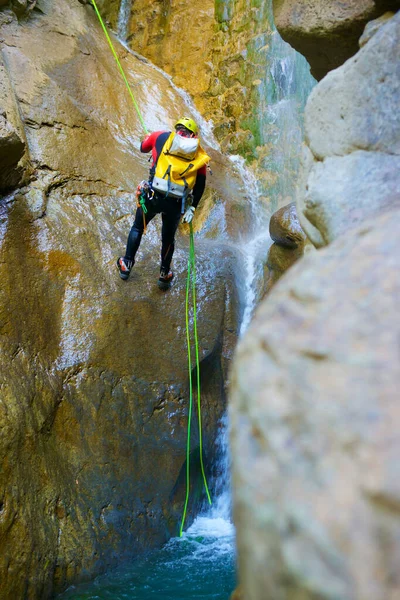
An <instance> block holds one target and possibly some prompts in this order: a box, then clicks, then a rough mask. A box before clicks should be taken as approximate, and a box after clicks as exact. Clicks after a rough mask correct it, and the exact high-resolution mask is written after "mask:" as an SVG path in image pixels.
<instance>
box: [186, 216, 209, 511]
mask: <svg viewBox="0 0 400 600" xmlns="http://www.w3.org/2000/svg"><path fill="white" fill-rule="evenodd" d="M190 256H191V260H192V298H193V329H194V343H195V349H196V371H197V415H198V423H199V445H200V465H201V473H202V475H203V481H204V487H205V490H206V493H207V498H208V503H209V504H211V497H210V492H209V490H208V485H207V478H206V474H205V472H204V465H203V436H202V432H201V430H202V426H201V407H200V360H199V340H198V336H197V318H196V313H197V307H196V258H195V253H194V238H193V228H192V224H191V223H190Z"/></svg>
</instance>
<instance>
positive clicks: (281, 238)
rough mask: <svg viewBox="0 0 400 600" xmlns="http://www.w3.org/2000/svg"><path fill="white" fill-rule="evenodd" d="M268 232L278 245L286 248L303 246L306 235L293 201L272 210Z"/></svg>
mask: <svg viewBox="0 0 400 600" xmlns="http://www.w3.org/2000/svg"><path fill="white" fill-rule="evenodd" d="M269 234H270V236H271V239H272V240H273V241H274V242H276V243H277V244H279V245H280V246H285V247H286V248H302V247H303V246H304V244H305V242H306V241H307V236H306V234H305V233H304V231H303V229H302V227H301V225H300V223H299V220H298V218H297V211H296V203H295V202H291V203H290V204H287V205H286V206H283V207H282V208H280V209H279V210H277V211H276V212H274V214H273V215H272V217H271V220H270V222H269Z"/></svg>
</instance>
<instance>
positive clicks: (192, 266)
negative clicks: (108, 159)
mask: <svg viewBox="0 0 400 600" xmlns="http://www.w3.org/2000/svg"><path fill="white" fill-rule="evenodd" d="M91 2H92V4H93V7H94V10H95V11H96V14H97V16H98V18H99V21H100V25H101V27H102V29H103V31H104V33H105V36H106V38H107V41H108V44H109V46H110V48H111V52H112V54H113V56H114V58H115V60H116V62H117V65H118V68H119V70H120V72H121V75H122V78H123V80H124V82H125V85H126V87H127V88H128V92H129V95H130V97H131V99H132V102H133V105H134V107H135V109H136V112H137V114H138V117H139V120H140V122H141V124H142V126H143V129H144V131H145V133H146V134H147V133H148V130H147V127H146V124H145V122H144V120H143V117H142V115H141V112H140V109H139V106H138V104H137V102H136V100H135V97H134V95H133V93H132V90H131V86H130V85H129V82H128V79H127V78H126V75H125V73H124V70H123V68H122V65H121V63H120V61H119V58H118V56H117V53H116V52H115V49H114V46H113V44H112V41H111V38H110V36H109V34H108V31H107V28H106V26H105V25H104V21H103V19H102V18H101V14H100V12H99V9H98V8H97V4H96V2H95V0H91ZM145 212H147V211H145ZM190 281H192V298H193V329H194V340H195V349H196V369H197V413H198V424H199V444H200V465H201V473H202V475H203V481H204V487H205V490H206V494H207V498H208V502H209V504H211V497H210V492H209V489H208V485H207V478H206V474H205V471H204V464H203V437H202V431H201V430H202V425H201V406H200V360H199V340H198V336H197V318H196V263H195V252H194V239H193V228H192V224H191V223H190V242H189V261H188V275H187V283H186V302H185V307H186V340H187V347H188V364H189V415H188V432H187V444H186V497H185V505H184V508H183V515H182V522H181V526H180V531H179V535H180V537H181V536H182V532H183V526H184V524H185V519H186V513H187V507H188V502H189V490H190V433H191V422H192V412H193V382H192V359H191V352H190V333H189V292H190Z"/></svg>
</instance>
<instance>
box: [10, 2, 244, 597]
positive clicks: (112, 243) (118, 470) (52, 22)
mask: <svg viewBox="0 0 400 600" xmlns="http://www.w3.org/2000/svg"><path fill="white" fill-rule="evenodd" d="M1 34H2V38H3V39H4V41H5V43H4V47H3V48H2V55H3V57H4V61H5V67H4V71H5V72H6V74H7V76H8V78H9V80H10V82H11V85H10V89H11V90H12V94H11V93H10V92H8V93H7V94H4V97H8V98H10V97H11V98H12V100H13V102H14V103H15V105H16V109H17V110H18V111H19V112H20V115H21V123H23V124H25V129H23V131H22V133H21V132H20V130H19V129H18V127H16V126H14V122H13V123H12V125H13V126H14V129H15V131H17V133H18V135H19V136H20V139H21V140H25V139H26V146H27V147H28V148H29V153H30V156H29V159H30V161H31V164H32V166H33V167H34V170H33V171H32V173H31V181H30V183H29V185H25V186H24V187H22V188H20V189H18V190H17V191H14V192H13V194H11V195H10V196H9V197H8V198H7V199H6V200H4V199H3V200H2V201H0V254H1V264H0V277H1V280H2V285H1V289H0V389H1V398H0V430H1V436H0V463H1V464H2V468H1V470H0V489H1V490H2V496H1V497H0V501H1V504H0V546H1V552H0V580H1V596H2V600H3V599H4V600H15V598H23V597H27V598H28V597H29V598H40V599H43V600H46V599H47V598H49V597H51V596H54V594H55V593H57V592H58V591H61V590H62V589H63V588H64V587H65V586H66V585H68V584H70V583H72V582H74V581H78V580H81V579H83V578H89V577H91V576H93V575H95V574H97V573H100V572H102V571H104V570H105V569H108V568H111V567H113V566H115V565H117V564H118V563H120V562H121V561H122V560H124V559H128V558H132V557H135V556H138V555H139V554H140V553H141V552H143V551H144V550H147V549H149V548H154V547H158V546H160V545H162V544H163V543H164V542H165V541H166V540H167V539H168V537H169V536H171V535H175V533H176V531H177V526H178V525H179V522H180V518H181V515H182V506H183V499H184V494H185V487H184V486H185V478H184V473H185V460H186V432H187V414H188V372H187V371H188V365H187V349H186V341H185V310H184V305H185V287H186V266H187V257H188V240H187V237H185V236H184V235H183V233H182V235H180V236H178V240H177V249H176V254H175V258H174V269H175V274H176V277H175V281H174V285H173V287H172V289H171V290H170V291H169V292H168V293H167V294H162V293H161V292H160V291H159V290H158V288H157V285H156V282H157V278H158V259H159V227H160V225H159V220H158V222H156V220H155V221H154V222H153V223H152V224H150V226H149V230H148V234H147V236H146V238H145V239H144V240H143V243H142V246H141V249H140V252H139V254H138V257H137V259H138V260H137V263H136V265H135V269H134V272H133V274H132V276H131V279H130V280H129V281H128V282H122V281H121V280H120V279H119V277H118V274H117V270H116V266H115V261H116V258H117V256H118V255H119V254H120V253H122V252H123V250H124V247H125V243H126V238H127V234H128V232H129V228H130V225H131V223H132V216H133V212H134V198H133V196H134V191H135V189H136V185H137V182H138V181H140V179H143V177H145V176H146V175H147V172H148V163H147V157H146V156H142V155H140V153H139V141H140V138H141V136H142V129H141V125H140V123H139V120H138V118H137V116H136V112H135V110H134V109H133V107H132V106H131V104H130V100H129V96H128V94H127V90H126V89H125V86H124V83H123V81H122V78H120V77H119V75H118V70H117V67H116V65H115V61H114V58H113V56H112V54H111V52H110V50H109V48H108V45H107V42H106V40H105V37H104V35H103V33H102V31H101V29H100V26H99V24H98V22H97V19H96V16H95V14H94V12H93V9H92V7H89V6H83V5H82V4H81V3H80V2H79V1H78V0H68V1H66V0H55V1H53V2H51V3H48V4H46V11H43V12H39V11H38V12H37V14H36V16H35V19H30V20H26V21H23V22H21V24H20V25H18V24H17V23H16V20H14V21H12V22H9V23H8V24H6V25H4V26H3V28H2V31H1ZM115 44H116V50H117V52H118V54H119V56H120V58H121V60H122V63H123V65H124V68H125V69H126V72H127V74H128V76H129V81H130V82H131V83H132V88H133V89H134V90H135V96H136V98H137V100H138V103H139V104H140V107H141V109H142V112H143V115H144V117H145V118H146V121H148V122H150V123H151V124H152V125H153V126H154V128H155V129H158V128H159V129H161V128H164V127H170V125H171V123H172V122H173V121H172V120H173V115H168V117H166V110H165V106H166V105H167V106H170V105H171V104H172V105H173V106H174V110H176V111H177V112H178V114H180V113H183V114H185V113H186V112H187V106H186V105H185V103H184V102H183V100H182V98H181V97H180V96H179V95H178V94H177V93H176V92H175V90H174V89H173V88H172V87H171V86H170V83H169V81H168V80H167V79H166V78H165V77H164V76H163V75H162V74H160V73H159V72H158V71H156V70H155V69H153V68H151V67H150V66H149V65H148V64H146V63H145V62H143V61H142V60H139V59H138V58H137V57H135V56H134V55H132V54H130V53H128V52H127V51H126V49H124V48H123V47H122V46H120V45H119V44H118V43H117V42H115ZM1 81H2V80H0V82H1ZM149 87H150V88H151V89H154V90H157V95H152V96H151V97H150V98H149V96H148V93H147V92H148V88H149ZM7 116H8V110H7ZM168 119H171V121H169V120H168ZM213 156H218V160H216V161H215V163H216V164H215V176H214V177H213V178H212V179H211V180H210V185H209V188H212V185H213V182H215V183H214V185H215V192H214V193H217V192H218V197H219V202H220V203H222V202H223V201H224V198H225V196H224V191H223V187H224V182H225V180H227V179H230V177H229V173H228V172H227V169H226V161H225V159H224V158H223V157H222V156H221V155H218V153H217V152H215V151H214V153H213ZM224 165H225V166H224ZM209 196H211V197H212V192H211V193H210V192H209ZM237 197H239V195H238V194H237ZM206 200H207V201H209V200H208V199H206ZM210 202H211V201H210ZM239 203H240V201H239V202H237V205H238V204H239ZM234 205H235V203H232V207H233V206H234ZM199 212H201V211H200V209H199ZM202 218H203V219H204V220H205V216H203V217H202ZM196 219H197V215H196ZM232 220H233V219H232ZM197 226H198V225H197V224H196V227H197ZM238 226H240V225H239V224H238ZM196 258H197V262H196V265H197V280H198V287H197V306H198V330H199V352H200V360H201V377H202V380H201V387H202V410H203V427H204V431H203V443H204V451H205V464H206V468H207V470H208V471H210V469H212V465H213V457H214V453H215V448H214V440H215V436H216V432H217V429H218V420H219V418H220V416H221V414H222V412H223V411H224V405H225V395H224V386H225V379H226V373H227V369H228V366H229V363H230V357H231V353H232V350H233V347H234V344H235V340H236V327H237V315H236V307H235V302H236V300H235V298H236V295H235V292H234V290H233V289H231V288H230V283H229V282H230V281H231V280H233V277H232V276H231V275H230V254H229V251H228V250H227V249H226V248H224V247H221V246H218V247H217V245H215V249H214V250H212V251H210V248H209V247H208V245H207V242H206V240H204V239H202V237H201V236H200V238H199V239H197V237H196ZM192 367H193V365H192ZM192 450H193V452H192V455H193V469H192V472H193V475H194V478H193V480H192V485H193V494H191V506H190V510H189V518H188V524H189V523H190V519H191V518H193V516H194V514H195V512H196V509H197V507H198V502H199V501H200V497H201V479H200V478H199V477H197V475H196V468H197V464H198V460H199V459H198V431H197V430H196V427H195V426H194V429H193V437H192ZM154 465H156V467H157V468H156V471H155V467H154Z"/></svg>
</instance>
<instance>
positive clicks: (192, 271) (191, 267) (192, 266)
mask: <svg viewBox="0 0 400 600" xmlns="http://www.w3.org/2000/svg"><path fill="white" fill-rule="evenodd" d="M189 227H190V239H189V260H188V274H187V281H186V303H185V309H186V310H185V312H186V341H187V348H188V367H189V415H188V433H187V444H186V498H185V505H184V508H183V516H182V522H181V526H180V530H179V537H182V532H183V526H184V524H185V519H186V511H187V506H188V502H189V489H190V431H191V422H192V412H193V381H192V360H191V350H190V333H189V292H190V280H191V281H192V300H193V331H194V345H195V351H196V373H197V415H198V423H199V452H200V465H201V473H202V475H203V482H204V487H205V490H206V494H207V499H208V503H209V504H212V502H211V497H210V492H209V490H208V485H207V478H206V474H205V471H204V464H203V438H202V433H201V431H202V427H201V406H200V360H199V340H198V336H197V318H196V312H197V310H196V258H195V252H194V238H193V227H192V223H190V224H189Z"/></svg>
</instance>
